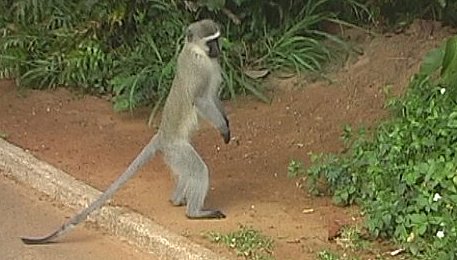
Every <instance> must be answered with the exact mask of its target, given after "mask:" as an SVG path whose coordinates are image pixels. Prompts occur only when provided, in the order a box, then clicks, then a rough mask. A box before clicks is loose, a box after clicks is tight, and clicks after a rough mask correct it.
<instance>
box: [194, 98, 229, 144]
mask: <svg viewBox="0 0 457 260" xmlns="http://www.w3.org/2000/svg"><path fill="white" fill-rule="evenodd" d="M218 101H219V100H216V101H213V100H210V99H208V98H203V97H198V98H196V100H195V106H196V107H197V111H198V113H199V115H200V116H201V117H203V118H204V119H205V120H208V121H209V122H210V123H211V124H212V125H213V126H214V127H215V128H217V129H218V130H219V132H220V133H221V135H222V137H223V138H224V142H225V143H226V144H228V143H229V142H230V125H229V121H228V118H227V115H226V114H225V111H224V108H223V106H222V104H221V103H220V101H219V103H217V102H218Z"/></svg>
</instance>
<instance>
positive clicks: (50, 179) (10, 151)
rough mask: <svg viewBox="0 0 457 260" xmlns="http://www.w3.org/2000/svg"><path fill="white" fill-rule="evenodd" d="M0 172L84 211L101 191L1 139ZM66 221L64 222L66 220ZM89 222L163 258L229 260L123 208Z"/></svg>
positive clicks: (110, 209)
mask: <svg viewBox="0 0 457 260" xmlns="http://www.w3.org/2000/svg"><path fill="white" fill-rule="evenodd" d="M0 170H2V172H3V174H4V175H6V176H7V177H10V178H13V179H15V180H17V181H19V182H21V183H24V184H25V185H27V186H30V187H32V188H34V189H36V190H38V191H40V192H43V193H45V194H47V195H48V196H50V197H51V198H52V199H54V200H56V201H58V202H60V203H62V204H64V205H65V206H69V207H71V208H74V209H76V210H81V209H82V208H83V207H86V206H87V204H88V203H89V202H91V201H93V200H95V198H97V197H98V196H99V195H100V194H101V192H100V191H98V190H96V189H94V188H92V187H90V186H88V185H86V184H84V183H83V182H81V181H78V180H76V179H75V178H73V177H72V176H70V175H68V174H66V173H65V172H63V171H61V170H59V169H57V168H55V167H53V166H51V165H49V164H47V163H45V162H43V161H40V160H38V159H37V158H35V157H34V156H33V155H31V154H29V153H27V152H26V151H24V150H23V149H21V148H19V147H16V146H14V145H12V144H10V143H8V142H6V141H5V140H3V139H1V138H0ZM62 221H63V220H62ZM88 221H91V222H94V223H96V224H97V225H98V226H99V227H101V228H103V229H104V230H106V231H107V232H109V233H110V234H113V235H116V236H120V237H121V238H123V239H125V240H126V241H127V242H128V243H129V244H132V245H134V246H136V247H138V248H139V249H141V250H143V251H146V252H149V253H151V254H153V255H155V256H157V257H158V258H160V259H179V260H182V259H205V260H206V259H208V260H209V259H226V258H224V257H222V256H219V255H217V254H215V253H214V252H212V251H211V250H209V249H207V248H205V247H202V246H200V245H198V244H195V243H193V242H191V241H190V240H189V239H187V238H185V237H183V236H179V235H177V234H174V233H172V232H170V231H169V230H167V229H165V228H164V227H162V226H160V225H159V224H157V223H155V222H153V221H152V220H150V219H148V218H146V217H144V216H142V215H140V214H138V213H135V212H132V211H131V210H129V209H126V208H123V207H114V206H109V205H106V206H104V207H103V208H101V209H100V210H98V211H97V212H96V213H94V214H91V216H90V217H89V218H88Z"/></svg>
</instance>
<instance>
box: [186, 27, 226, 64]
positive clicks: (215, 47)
mask: <svg viewBox="0 0 457 260" xmlns="http://www.w3.org/2000/svg"><path fill="white" fill-rule="evenodd" d="M220 35H221V33H220V29H219V26H218V24H217V23H215V22H214V21H213V20H210V19H205V20H201V21H198V22H194V23H192V24H190V25H189V27H187V31H186V41H187V42H190V43H194V44H197V45H198V46H199V47H200V48H202V49H203V50H204V51H205V52H206V54H207V55H208V56H209V57H210V58H217V57H219V54H220V52H221V51H220V48H219V37H220Z"/></svg>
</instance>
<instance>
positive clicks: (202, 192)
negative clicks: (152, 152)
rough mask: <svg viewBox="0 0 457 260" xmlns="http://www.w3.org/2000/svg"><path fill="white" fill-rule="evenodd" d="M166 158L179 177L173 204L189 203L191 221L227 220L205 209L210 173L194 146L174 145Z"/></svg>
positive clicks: (220, 213)
mask: <svg viewBox="0 0 457 260" xmlns="http://www.w3.org/2000/svg"><path fill="white" fill-rule="evenodd" d="M165 157H166V161H167V163H168V164H169V166H170V168H171V169H172V170H173V172H174V173H175V174H177V175H178V184H177V186H176V190H175V192H174V193H173V196H172V203H173V204H175V203H180V202H183V201H184V202H187V212H186V215H187V217H188V218H190V219H205V218H206V219H212V218H225V215H224V214H223V213H222V212H221V211H219V210H212V209H203V206H204V202H205V198H206V194H207V192H208V188H209V172H208V167H207V166H206V164H205V163H204V162H203V160H202V159H201V157H200V156H199V155H198V153H197V152H196V151H195V149H194V148H193V147H192V145H190V144H189V143H184V142H183V143H180V144H173V148H172V149H170V150H167V151H166V152H165Z"/></svg>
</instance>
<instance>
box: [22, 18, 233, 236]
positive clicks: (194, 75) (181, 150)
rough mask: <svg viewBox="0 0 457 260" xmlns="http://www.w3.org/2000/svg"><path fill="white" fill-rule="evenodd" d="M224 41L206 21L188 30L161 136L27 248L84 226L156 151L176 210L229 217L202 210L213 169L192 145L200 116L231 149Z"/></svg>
mask: <svg viewBox="0 0 457 260" xmlns="http://www.w3.org/2000/svg"><path fill="white" fill-rule="evenodd" d="M219 37H220V30H219V27H218V25H217V24H216V23H215V22H214V21H212V20H201V21H198V22H194V23H192V24H190V25H189V26H188V28H187V30H186V37H185V43H184V47H183V49H182V51H181V53H180V54H179V56H178V61H177V65H176V74H175V78H174V80H173V83H172V86H171V89H170V93H169V94H168V97H167V100H166V102H165V106H164V108H163V114H162V121H161V124H160V127H159V130H158V132H157V134H156V135H155V136H154V137H152V139H151V141H150V142H149V143H148V144H147V145H146V147H144V148H143V150H142V151H141V152H140V154H139V155H138V156H137V157H136V158H135V159H134V160H133V162H132V163H131V164H130V165H129V166H128V168H127V170H126V171H125V172H124V173H123V174H122V175H121V176H120V177H119V178H118V179H117V180H115V181H114V182H113V184H111V186H110V187H109V188H108V189H107V190H106V191H105V192H104V193H103V194H102V195H101V196H100V197H99V198H98V199H97V200H96V201H94V202H93V203H92V204H90V205H89V206H88V207H87V208H85V209H84V210H83V211H81V212H80V213H78V214H76V215H75V216H73V217H72V218H71V219H70V220H69V221H67V222H66V223H65V224H63V225H62V226H61V227H60V228H58V229H57V230H56V231H54V232H52V233H51V234H49V235H47V236H43V237H23V238H21V239H22V241H23V242H24V243H25V244H44V243H47V242H49V241H51V240H55V239H56V238H58V237H59V236H61V235H62V234H64V233H65V232H67V231H68V230H70V229H71V228H73V227H75V226H76V225H78V224H79V223H81V222H83V221H84V220H85V219H86V217H87V216H88V215H89V214H90V213H91V212H92V211H94V210H96V209H98V208H99V207H101V206H102V205H103V204H104V203H105V202H106V201H107V200H108V199H110V198H111V197H112V196H113V195H114V193H115V192H116V191H117V190H118V189H119V188H121V187H122V185H123V184H125V183H126V182H127V181H128V180H129V179H130V178H132V177H133V176H134V175H135V174H136V173H137V172H138V170H139V169H140V168H141V167H142V166H143V165H144V164H145V163H146V162H148V161H149V160H150V159H151V157H152V156H154V155H155V154H156V152H157V151H161V152H162V153H163V155H164V159H165V161H166V163H167V165H168V166H169V167H170V168H171V170H172V172H173V175H174V176H175V177H176V181H177V184H176V189H175V191H174V193H173V194H172V196H171V199H170V200H171V203H172V204H173V205H175V206H181V205H186V206H187V210H186V215H187V217H188V218H190V219H220V218H225V215H224V214H223V213H222V212H221V211H219V210H216V209H214V210H210V209H204V208H203V206H204V201H205V197H206V194H207V192H208V188H209V173H208V167H207V166H206V164H205V163H204V162H203V160H202V158H201V157H200V156H199V155H198V153H197V152H196V151H195V149H194V148H193V147H192V145H191V144H190V138H191V134H192V132H193V131H194V130H196V128H197V126H198V117H202V118H204V119H206V120H207V121H209V122H210V123H211V124H212V125H213V126H214V127H215V128H217V129H218V130H219V131H220V133H221V135H222V137H223V139H224V142H225V143H226V144H227V143H229V141H230V127H229V121H228V119H227V116H226V113H225V111H224V108H223V106H222V103H221V101H220V100H219V97H218V94H219V87H220V84H221V82H222V75H221V67H220V65H219V62H218V56H219V54H220V48H219Z"/></svg>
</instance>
